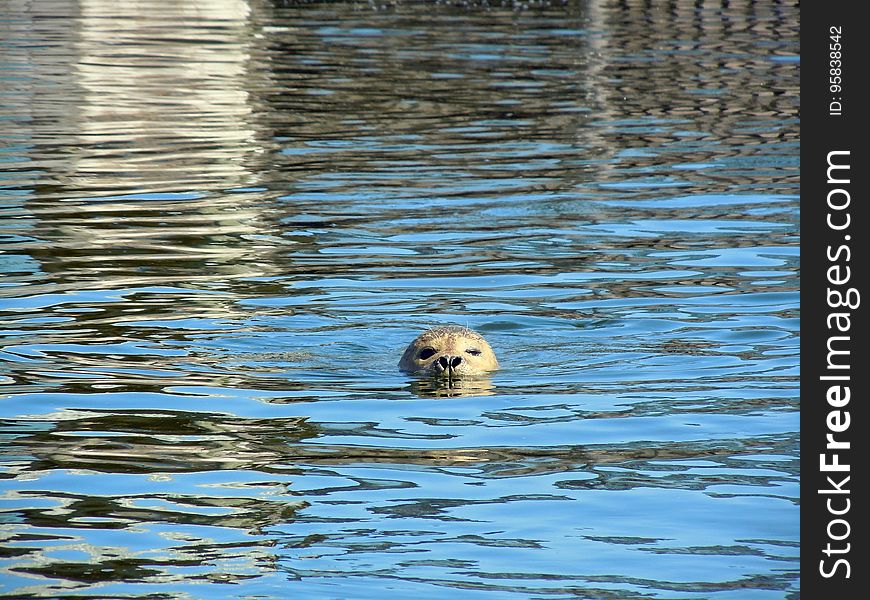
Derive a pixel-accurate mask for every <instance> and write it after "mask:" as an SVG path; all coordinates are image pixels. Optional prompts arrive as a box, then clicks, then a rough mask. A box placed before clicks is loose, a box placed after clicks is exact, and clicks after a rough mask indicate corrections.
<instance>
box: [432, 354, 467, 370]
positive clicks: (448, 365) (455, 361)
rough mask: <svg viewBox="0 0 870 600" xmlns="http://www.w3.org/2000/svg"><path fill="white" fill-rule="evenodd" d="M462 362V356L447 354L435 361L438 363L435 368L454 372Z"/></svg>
mask: <svg viewBox="0 0 870 600" xmlns="http://www.w3.org/2000/svg"><path fill="white" fill-rule="evenodd" d="M461 362H462V357H461V356H450V355H449V354H445V355H444V356H442V357H440V358H439V359H438V361H437V362H436V363H435V364H436V365H438V366H437V367H435V368H436V369H438V371H441V372H444V371H448V372H450V373H452V372H453V371H455V370H456V368H457V367H458V366H459V365H460V363H461Z"/></svg>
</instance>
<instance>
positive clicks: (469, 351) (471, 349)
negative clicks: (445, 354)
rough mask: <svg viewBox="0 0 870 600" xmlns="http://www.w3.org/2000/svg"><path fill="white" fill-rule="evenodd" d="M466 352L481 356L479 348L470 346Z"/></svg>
mask: <svg viewBox="0 0 870 600" xmlns="http://www.w3.org/2000/svg"><path fill="white" fill-rule="evenodd" d="M466 352H467V353H468V354H470V355H471V356H480V350H478V349H477V348H469V349H468V350H466Z"/></svg>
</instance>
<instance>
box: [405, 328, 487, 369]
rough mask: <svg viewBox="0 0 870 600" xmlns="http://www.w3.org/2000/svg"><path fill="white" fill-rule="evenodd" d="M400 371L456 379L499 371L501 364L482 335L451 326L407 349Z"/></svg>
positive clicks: (426, 334)
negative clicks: (499, 364)
mask: <svg viewBox="0 0 870 600" xmlns="http://www.w3.org/2000/svg"><path fill="white" fill-rule="evenodd" d="M399 368H400V369H401V370H402V371H405V372H407V373H415V374H418V375H430V376H433V377H445V378H448V379H454V378H459V377H463V376H473V375H482V374H484V373H486V372H488V371H495V370H496V369H498V360H496V358H495V353H494V352H493V351H492V348H491V347H490V345H489V344H488V343H487V341H486V340H485V339H483V336H482V335H480V334H479V333H477V332H476V331H472V330H471V329H468V328H467V327H460V326H458V325H447V326H442V327H435V328H433V329H430V330H429V331H424V332H423V333H421V334H420V335H419V336H417V338H416V339H415V340H414V341H413V342H411V343H410V344H409V345H408V347H407V348H406V349H405V353H404V354H403V355H402V360H400V361H399Z"/></svg>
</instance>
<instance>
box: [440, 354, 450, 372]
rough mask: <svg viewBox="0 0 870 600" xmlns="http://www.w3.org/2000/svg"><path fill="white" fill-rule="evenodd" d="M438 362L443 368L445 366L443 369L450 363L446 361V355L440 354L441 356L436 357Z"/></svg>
mask: <svg viewBox="0 0 870 600" xmlns="http://www.w3.org/2000/svg"><path fill="white" fill-rule="evenodd" d="M438 364H439V365H441V366H442V367H443V368H445V369H446V368H447V367H448V366H450V363H449V362H448V361H447V357H446V356H442V357H441V358H439V359H438Z"/></svg>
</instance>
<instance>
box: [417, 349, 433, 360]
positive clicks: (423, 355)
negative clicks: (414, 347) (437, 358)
mask: <svg viewBox="0 0 870 600" xmlns="http://www.w3.org/2000/svg"><path fill="white" fill-rule="evenodd" d="M433 354H435V348H423V349H422V350H420V355H419V356H420V360H426V359H427V358H430V357H431V356H432V355H433Z"/></svg>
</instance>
